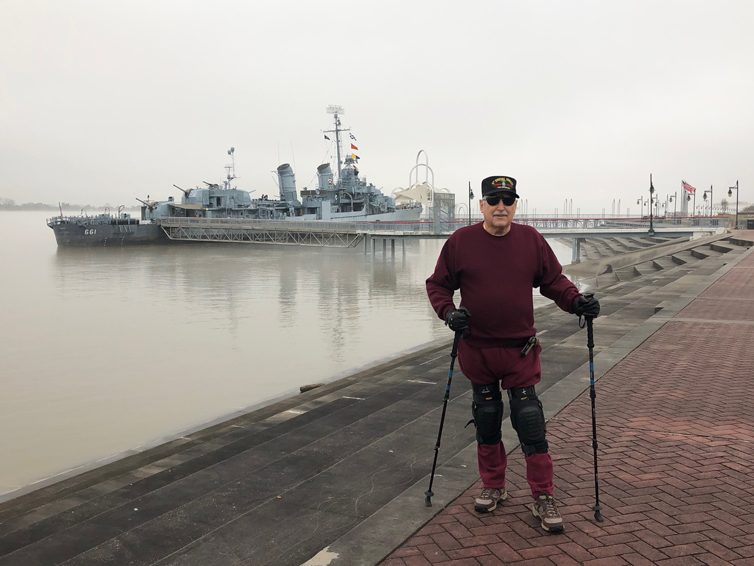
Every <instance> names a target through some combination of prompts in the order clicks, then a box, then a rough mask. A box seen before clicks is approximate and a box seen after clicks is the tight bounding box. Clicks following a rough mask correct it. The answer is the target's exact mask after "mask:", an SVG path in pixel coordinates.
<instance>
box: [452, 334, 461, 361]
mask: <svg viewBox="0 0 754 566" xmlns="http://www.w3.org/2000/svg"><path fill="white" fill-rule="evenodd" d="M462 334H463V330H456V335H455V336H454V337H453V348H452V349H451V350H450V357H451V358H455V357H457V356H458V342H459V341H460V340H461V335H462Z"/></svg>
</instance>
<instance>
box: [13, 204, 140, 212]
mask: <svg viewBox="0 0 754 566" xmlns="http://www.w3.org/2000/svg"><path fill="white" fill-rule="evenodd" d="M106 208H109V209H110V211H111V212H112V211H115V210H117V208H118V207H117V206H110V205H103V206H92V205H89V204H87V205H83V206H79V205H67V206H63V207H62V209H63V212H76V213H79V212H81V211H82V210H83V211H86V212H92V211H94V212H97V211H104V210H105V209H106ZM60 210H61V207H59V206H53V205H49V204H41V203H40V204H37V203H27V204H15V205H10V206H8V205H0V212H2V211H8V212H56V213H58V214H59V213H60ZM123 210H127V211H129V212H132V211H138V210H141V207H140V206H138V205H137V206H126V207H124V208H123Z"/></svg>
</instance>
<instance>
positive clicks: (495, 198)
mask: <svg viewBox="0 0 754 566" xmlns="http://www.w3.org/2000/svg"><path fill="white" fill-rule="evenodd" d="M484 200H486V201H487V204H489V205H490V206H497V204H498V203H499V202H500V201H501V200H502V201H503V204H504V205H505V206H511V205H512V204H513V203H514V202H516V197H514V196H513V195H502V196H500V195H490V196H486V197H484Z"/></svg>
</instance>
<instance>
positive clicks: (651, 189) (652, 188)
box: [649, 173, 655, 236]
mask: <svg viewBox="0 0 754 566" xmlns="http://www.w3.org/2000/svg"><path fill="white" fill-rule="evenodd" d="M654 192H655V186H654V185H653V184H652V173H650V174H649V235H650V236H654V235H655V228H654V223H653V221H652V195H654Z"/></svg>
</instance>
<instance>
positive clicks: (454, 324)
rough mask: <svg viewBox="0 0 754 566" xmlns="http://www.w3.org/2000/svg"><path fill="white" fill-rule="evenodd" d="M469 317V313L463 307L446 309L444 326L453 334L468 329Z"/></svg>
mask: <svg viewBox="0 0 754 566" xmlns="http://www.w3.org/2000/svg"><path fill="white" fill-rule="evenodd" d="M470 317H471V313H470V312H469V310H468V309H467V308H465V307H461V308H460V309H448V312H446V313H445V324H446V326H448V328H450V329H451V330H452V331H453V332H458V331H459V330H466V329H467V328H468V327H469V318H470Z"/></svg>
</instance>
